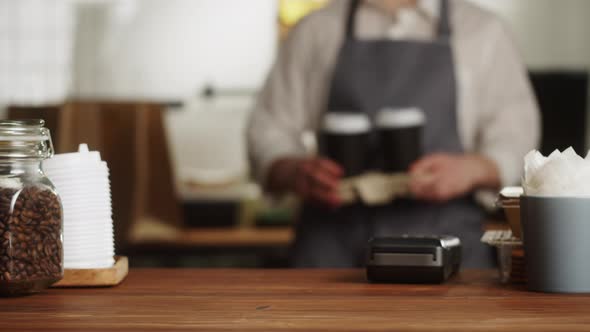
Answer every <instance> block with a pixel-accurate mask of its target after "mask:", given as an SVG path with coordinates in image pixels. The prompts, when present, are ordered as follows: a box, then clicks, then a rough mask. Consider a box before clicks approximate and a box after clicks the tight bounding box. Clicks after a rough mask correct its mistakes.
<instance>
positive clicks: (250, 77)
mask: <svg viewBox="0 0 590 332" xmlns="http://www.w3.org/2000/svg"><path fill="white" fill-rule="evenodd" d="M275 6H276V1H274V0H256V1H239V0H166V1H163V0H141V1H138V0H117V1H108V2H89V3H81V4H80V5H79V14H80V15H79V20H78V22H79V25H78V37H77V46H76V53H75V55H76V56H75V58H76V66H75V73H76V75H75V79H74V91H73V92H74V95H75V96H82V97H105V98H127V99H129V98H147V99H164V100H166V99H168V100H169V99H178V98H184V97H186V96H188V95H193V94H195V93H196V92H197V91H198V90H200V89H201V88H202V86H203V85H204V84H206V83H209V82H210V83H213V84H214V85H215V86H219V87H221V88H235V87H238V88H247V89H255V88H257V87H258V86H259V85H261V83H262V81H263V79H264V76H265V75H266V72H267V70H268V67H269V66H270V64H271V63H272V61H273V58H274V54H275V45H276V35H277V33H276V7H275Z"/></svg>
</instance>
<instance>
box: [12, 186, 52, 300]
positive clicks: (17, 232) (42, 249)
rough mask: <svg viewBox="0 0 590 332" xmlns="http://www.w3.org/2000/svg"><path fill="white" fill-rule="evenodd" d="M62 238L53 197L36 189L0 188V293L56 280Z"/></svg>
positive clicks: (22, 290)
mask: <svg viewBox="0 0 590 332" xmlns="http://www.w3.org/2000/svg"><path fill="white" fill-rule="evenodd" d="M15 196H16V197H15ZM15 198H16V199H15ZM11 205H12V207H11ZM61 234H62V210H61V204H60V201H59V198H58V196H57V195H56V194H55V193H53V192H52V191H51V190H48V189H44V188H41V187H36V186H29V187H25V188H23V189H21V190H17V189H13V188H1V187H0V292H1V293H12V292H13V291H14V289H17V288H18V290H19V292H27V289H26V287H31V288H33V287H36V286H35V283H39V284H44V283H47V282H48V281H57V280H59V279H60V278H61V277H62V275H63V262H62V257H63V245H62V243H61Z"/></svg>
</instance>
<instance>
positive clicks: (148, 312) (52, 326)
mask: <svg viewBox="0 0 590 332" xmlns="http://www.w3.org/2000/svg"><path fill="white" fill-rule="evenodd" d="M25 330H26V331H29V330H39V331H48V330H53V331H99V330H101V331H102V330H104V331H107V330H108V331H154V330H161V331H173V330H185V331H188V330H191V331H193V330H202V331H227V330H238V331H259V330H264V331H295V330H297V331H314V330H322V331H376V330H378V331H477V330H485V331H488V330H501V331H520V332H522V331H583V330H584V331H588V330H590V295H557V294H541V293H530V292H526V291H525V290H524V289H523V288H521V287H514V286H501V285H499V284H498V283H497V281H496V278H495V273H494V272H493V271H464V272H462V273H461V274H460V275H459V276H458V277H456V278H455V279H454V280H452V281H451V282H449V283H447V284H443V285H374V284H367V283H365V281H364V275H363V271H361V270H238V269H219V270H212V269H200V270H199V269H184V270H182V269H176V270H172V269H139V270H131V271H130V274H129V277H128V278H127V280H125V281H124V283H123V284H122V285H120V286H118V287H116V288H102V289H100V288H99V289H50V290H48V291H46V292H44V293H41V294H37V295H34V296H28V297H20V298H0V331H25Z"/></svg>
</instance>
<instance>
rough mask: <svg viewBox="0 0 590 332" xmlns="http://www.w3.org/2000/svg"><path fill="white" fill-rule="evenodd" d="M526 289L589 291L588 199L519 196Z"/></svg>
mask: <svg viewBox="0 0 590 332" xmlns="http://www.w3.org/2000/svg"><path fill="white" fill-rule="evenodd" d="M520 204H521V210H520V213H521V221H522V232H523V233H522V235H523V241H524V249H525V256H526V272H527V278H528V281H527V287H528V288H529V289H530V290H533V291H540V292H558V293H589V292H590V260H589V259H588V253H589V252H590V198H574V197H547V196H522V197H521V198H520Z"/></svg>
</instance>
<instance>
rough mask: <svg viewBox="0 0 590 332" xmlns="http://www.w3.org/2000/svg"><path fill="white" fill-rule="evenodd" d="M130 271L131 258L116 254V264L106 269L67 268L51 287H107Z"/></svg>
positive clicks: (119, 281) (123, 277)
mask: <svg viewBox="0 0 590 332" xmlns="http://www.w3.org/2000/svg"><path fill="white" fill-rule="evenodd" d="M128 273H129V260H128V259H127V257H125V256H115V265H113V267H110V268H106V269H65V270H64V277H63V279H61V280H60V281H58V282H57V283H55V284H53V286H51V287H107V286H116V285H118V284H120V283H121V282H122V281H123V279H125V277H126V276H127V274H128Z"/></svg>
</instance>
